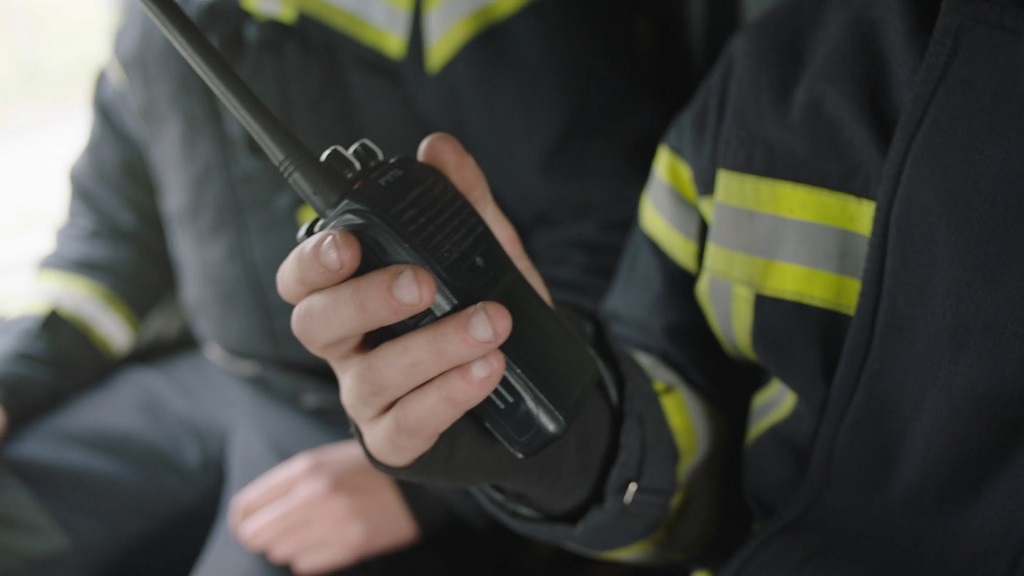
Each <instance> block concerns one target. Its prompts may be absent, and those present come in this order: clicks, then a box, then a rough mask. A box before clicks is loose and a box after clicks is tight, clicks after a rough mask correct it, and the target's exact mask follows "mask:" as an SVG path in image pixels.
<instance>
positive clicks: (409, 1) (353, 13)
mask: <svg viewBox="0 0 1024 576" xmlns="http://www.w3.org/2000/svg"><path fill="white" fill-rule="evenodd" d="M239 4H240V5H241V6H242V8H243V9H245V10H247V11H248V12H250V13H252V14H254V15H256V16H257V17H262V18H270V19H273V20H276V21H278V22H282V23H284V24H294V23H295V22H297V21H298V19H299V17H300V16H303V15H305V16H309V17H311V18H314V19H316V20H319V21H320V22H322V23H324V24H326V25H327V26H330V27H331V28H334V29H335V30H337V31H339V32H341V33H342V34H345V35H346V36H349V37H350V38H352V39H353V40H355V41H357V42H359V43H361V44H363V45H365V46H367V47H369V48H371V49H373V50H376V51H378V52H380V53H381V54H383V55H384V56H386V57H388V58H391V59H392V60H401V59H402V58H404V57H405V55H406V53H408V51H409V38H410V36H411V35H412V22H413V10H414V9H415V6H416V2H415V0H377V1H374V2H366V1H364V0H239Z"/></svg>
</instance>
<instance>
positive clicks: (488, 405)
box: [141, 0, 599, 456]
mask: <svg viewBox="0 0 1024 576" xmlns="http://www.w3.org/2000/svg"><path fill="white" fill-rule="evenodd" d="M141 1H142V3H143V4H144V5H145V7H146V8H147V10H148V11H149V13H150V16H151V17H152V18H153V20H154V21H155V22H156V23H157V25H158V26H159V27H160V28H161V30H163V32H164V34H165V35H166V36H167V38H168V39H169V40H170V41H171V42H172V43H173V44H174V46H175V48H177V49H178V51H179V52H180V53H181V54H182V56H183V57H184V58H185V60H187V61H188V63H189V64H190V65H191V66H192V68H193V69H195V71H196V73H198V74H199V76H200V77H201V78H202V79H203V80H204V81H205V82H206V84H207V85H209V87H210V89H211V90H213V92H214V93H215V94H216V95H217V97H218V98H219V99H220V100H221V102H222V103H223V104H224V105H225V106H227V108H228V109H229V110H230V111H231V113H232V114H233V115H234V116H235V117H236V118H237V119H238V120H239V122H241V123H242V125H243V126H244V127H245V129H246V130H247V131H248V132H249V133H250V134H251V135H252V137H253V138H254V139H255V140H256V142H257V143H259V145H260V147H262V148H263V151H264V152H265V153H266V155H267V157H268V158H270V160H271V161H272V162H273V163H274V165H275V166H276V167H277V168H278V170H279V171H280V172H281V174H282V175H283V176H284V178H285V179H286V180H287V181H288V183H289V184H290V185H291V186H292V188H294V189H295V191H296V192H298V194H299V195H300V196H301V197H302V198H303V199H304V200H305V201H306V202H308V203H309V205H310V206H312V207H313V209H314V210H315V211H316V212H317V214H318V215H319V217H320V223H319V225H318V228H328V227H334V228H344V229H346V230H349V231H351V232H352V233H353V234H354V235H355V236H356V237H357V238H358V239H359V241H360V243H361V244H362V247H363V263H362V265H361V267H360V270H359V273H364V272H367V271H369V270H373V269H377V268H381V267H384V266H387V265H389V264H394V263H400V262H403V263H412V264H417V265H419V266H422V267H423V268H426V269H427V270H429V271H430V272H431V273H432V274H433V275H434V278H435V280H436V281H437V296H436V298H435V299H434V302H433V304H432V305H431V307H430V309H429V310H427V311H425V312H424V313H421V314H419V315H417V316H415V317H413V318H411V319H409V320H406V321H404V322H400V323H398V324H396V325H394V326H391V327H388V329H386V330H384V331H382V332H381V333H380V334H378V336H381V337H383V338H388V337H394V336H397V335H399V334H402V333H405V332H407V331H409V330H412V329H415V328H417V327H419V326H423V325H425V324H428V323H430V322H432V321H434V320H436V319H437V318H439V317H441V316H444V315H445V314H448V313H451V312H453V311H455V310H460V309H463V308H465V307H467V306H469V305H472V304H475V303H477V302H480V301H483V300H493V301H497V302H500V303H502V304H503V305H505V306H506V307H507V308H508V309H509V311H510V312H511V314H512V318H513V328H512V333H511V335H510V336H509V338H508V340H507V341H506V342H505V343H504V344H503V345H502V346H501V350H502V352H503V353H504V354H505V358H506V368H505V374H504V377H503V379H502V381H501V384H500V385H499V386H498V388H497V389H496V390H495V391H494V392H493V393H491V395H490V396H489V397H488V399H487V400H485V401H484V402H482V403H481V404H480V405H479V406H477V407H476V408H474V410H473V411H474V413H475V414H477V415H478V416H479V417H481V418H482V420H483V422H484V424H485V425H486V426H487V428H489V429H490V430H491V432H492V433H493V434H494V435H495V436H496V437H497V438H498V439H499V440H501V441H502V442H503V443H504V444H505V446H507V447H508V449H509V450H511V451H512V452H513V453H514V454H516V455H518V456H529V455H532V454H534V453H536V452H537V451H538V450H540V449H541V448H543V447H545V446H547V445H548V444H550V443H551V442H552V441H554V440H555V439H557V438H558V437H560V436H561V435H562V434H563V433H564V432H565V430H566V428H567V427H568V425H569V424H570V423H571V422H572V420H573V418H574V417H575V416H576V413H577V412H578V411H579V408H580V405H581V403H582V400H583V398H584V394H585V392H586V389H587V387H588V386H593V385H594V383H595V382H597V380H598V378H599V374H598V368H597V364H596V362H595V360H594V359H593V357H592V356H591V355H590V352H589V350H588V348H587V346H586V344H585V343H584V342H583V340H582V339H581V338H580V337H579V336H578V335H577V334H576V333H575V332H574V331H573V330H572V329H570V328H569V327H568V326H566V325H565V324H563V322H562V320H561V318H559V317H558V316H557V315H556V314H555V312H554V310H552V309H551V307H549V306H548V305H547V304H546V303H545V302H544V300H543V299H542V298H541V297H540V296H539V295H538V294H537V293H536V291H534V289H533V288H532V287H531V286H530V284H529V282H527V281H526V279H525V278H524V277H523V275H522V274H521V273H520V272H519V270H518V269H517V268H516V267H515V265H514V264H513V263H512V261H511V259H510V258H509V257H508V255H507V254H506V253H505V251H504V250H503V249H502V248H501V245H500V244H499V243H498V241H497V239H496V238H495V237H494V235H493V234H492V233H491V232H490V230H489V229H488V228H487V225H486V224H485V223H484V221H483V220H482V219H481V218H480V216H479V215H478V214H477V213H476V211H475V210H474V209H473V207H472V206H471V205H470V204H469V202H468V201H467V200H466V199H465V198H464V197H463V196H462V194H460V193H459V191H458V190H456V189H455V187H454V186H453V185H452V184H451V182H449V181H448V180H447V179H446V178H445V177H444V176H443V175H442V174H441V173H440V172H438V171H437V170H435V169H434V168H432V167H430V166H427V165H425V164H422V163H420V162H417V161H416V160H414V159H412V158H408V157H397V158H393V159H391V160H387V161H385V160H384V155H383V154H382V153H381V151H380V149H379V148H377V146H375V145H374V144H373V143H372V142H370V141H369V140H365V139H364V140H360V141H359V142H357V143H356V144H354V145H353V146H351V147H350V148H348V149H346V148H343V147H340V146H332V147H330V148H328V149H327V150H326V151H325V152H324V153H323V155H322V156H321V157H320V161H319V162H318V161H317V159H316V157H315V156H314V155H313V154H312V153H311V152H310V151H309V150H308V149H307V148H306V147H305V146H304V145H303V144H302V143H301V142H299V140H298V139H297V138H296V137H295V136H294V135H292V133H291V132H290V131H289V130H287V129H286V128H285V127H284V125H283V124H282V123H281V122H280V121H279V120H278V119H277V117H275V116H274V115H273V114H272V113H271V112H270V111H269V110H268V109H267V108H266V107H265V106H264V105H263V103H262V102H260V100H259V98H257V97H256V95H255V94H254V93H253V92H252V91H251V90H250V89H249V87H248V86H247V85H246V84H245V82H244V81H243V80H242V79H241V78H240V77H239V76H238V74H237V73H235V71H234V70H233V69H232V68H231V66H230V65H229V64H228V62H227V61H226V60H225V59H224V58H223V57H222V56H221V55H220V53H219V52H218V51H217V49H216V48H214V46H213V45H212V44H211V43H210V42H209V41H208V40H207V39H206V37H205V36H204V35H203V34H202V32H201V31H200V30H199V28H198V27H197V26H196V25H195V24H194V23H193V22H192V21H191V20H190V19H189V18H188V16H187V15H186V14H185V13H184V12H183V11H182V10H181V8H179V7H178V5H177V4H176V3H175V1H174V0H141Z"/></svg>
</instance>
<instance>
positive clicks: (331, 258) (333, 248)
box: [320, 234, 345, 272]
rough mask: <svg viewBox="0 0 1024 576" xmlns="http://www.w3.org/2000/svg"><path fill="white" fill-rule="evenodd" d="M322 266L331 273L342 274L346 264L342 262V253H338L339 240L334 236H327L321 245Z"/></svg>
mask: <svg viewBox="0 0 1024 576" xmlns="http://www.w3.org/2000/svg"><path fill="white" fill-rule="evenodd" d="M320 265H321V266H323V267H324V268H327V269H328V270H330V271H331V272H341V269H342V268H343V267H344V265H345V263H344V262H342V261H341V253H340V252H338V240H337V238H335V237H334V234H326V237H325V238H324V240H323V242H321V243H320Z"/></svg>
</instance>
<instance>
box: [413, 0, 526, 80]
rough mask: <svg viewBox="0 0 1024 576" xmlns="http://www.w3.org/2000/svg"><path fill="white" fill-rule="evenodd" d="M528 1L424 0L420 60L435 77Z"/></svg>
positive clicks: (523, 6)
mask: <svg viewBox="0 0 1024 576" xmlns="http://www.w3.org/2000/svg"><path fill="white" fill-rule="evenodd" d="M531 2H532V0H432V1H431V0H428V1H427V2H425V3H424V6H423V43H424V46H423V59H424V62H423V64H424V67H425V69H426V71H427V73H428V74H437V73H438V72H440V71H441V69H442V68H444V67H445V66H446V65H447V64H448V62H450V61H451V60H452V58H454V57H455V55H456V54H458V53H459V51H460V50H462V48H463V47H464V46H465V45H466V44H468V43H469V41H470V40H472V39H473V38H474V37H476V36H478V35H479V34H481V33H482V32H484V31H485V30H487V29H488V28H490V27H492V26H494V25H495V24H497V23H498V22H501V21H503V20H506V19H508V18H509V17H510V16H512V15H514V14H516V13H517V12H519V11H520V10H522V9H523V8H525V7H526V6H527V5H528V4H530V3H531Z"/></svg>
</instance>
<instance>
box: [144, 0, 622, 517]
mask: <svg viewBox="0 0 1024 576" xmlns="http://www.w3.org/2000/svg"><path fill="white" fill-rule="evenodd" d="M142 3H143V5H144V6H145V7H146V9H147V10H148V11H149V13H150V15H151V16H152V17H153V20H154V22H156V24H157V25H158V27H159V28H160V29H161V30H162V31H163V32H164V33H165V35H166V36H167V37H168V39H169V40H170V41H171V43H172V44H173V45H174V46H175V48H177V50H178V51H179V52H180V53H181V55H182V56H183V57H184V58H185V60H186V61H188V63H189V64H190V65H191V66H192V67H193V69H194V70H195V71H196V72H197V74H199V76H200V77H201V78H202V79H203V80H204V81H205V82H206V83H207V85H208V86H209V87H210V89H211V90H212V91H213V92H214V94H215V95H216V96H217V97H218V98H219V99H220V101H221V102H222V103H223V104H224V105H225V106H226V107H227V108H228V110H230V111H231V113H232V114H233V115H234V116H235V118H236V119H237V120H238V121H239V122H240V123H241V124H242V125H243V127H244V128H245V129H246V130H247V131H248V132H249V134H250V135H251V136H252V137H253V139H254V140H255V141H256V142H257V143H258V144H259V145H260V147H261V148H262V149H263V151H264V152H265V153H266V155H267V158H268V159H269V160H270V161H271V162H272V163H273V164H274V165H275V166H276V167H277V169H278V171H279V172H280V173H281V175H282V176H283V177H284V179H285V180H286V181H287V182H288V183H289V184H290V185H291V187H292V188H293V189H294V190H295V192H296V193H298V194H299V195H300V196H301V197H302V198H303V199H304V200H305V201H306V202H307V203H309V205H310V206H311V207H312V208H313V209H314V210H315V211H316V213H317V214H318V215H319V219H318V220H317V223H316V224H315V225H314V226H313V227H312V228H311V230H312V231H313V232H320V233H319V234H318V235H316V236H315V238H316V239H315V240H310V241H309V242H307V243H306V244H304V245H303V246H301V247H300V248H299V249H297V250H296V251H295V252H293V253H292V255H291V256H290V257H289V258H288V260H287V261H286V262H285V263H284V264H283V266H282V271H281V273H280V274H279V275H278V280H279V282H280V284H279V291H280V292H281V294H282V296H284V297H285V299H286V300H288V301H289V302H291V303H293V304H295V305H296V312H295V319H294V320H293V327H294V331H295V333H296V335H297V336H298V337H299V338H300V340H302V342H303V343H304V344H305V345H306V346H307V347H308V348H309V349H310V350H311V351H312V352H314V353H316V354H318V355H320V356H322V357H324V358H326V359H327V360H328V361H329V362H330V363H331V366H332V367H333V369H334V370H335V372H336V373H337V375H338V376H339V379H340V385H341V396H342V401H343V402H344V404H345V406H346V408H347V409H348V410H349V411H350V416H351V417H352V420H353V422H354V424H355V426H356V428H357V429H356V433H357V434H360V433H361V434H362V436H361V441H362V442H363V445H364V447H365V448H367V450H368V452H369V454H370V456H371V457H376V458H383V460H376V461H375V464H376V465H377V466H378V467H380V468H385V469H388V471H389V472H391V473H393V474H394V475H396V476H400V477H403V476H404V477H407V478H410V479H413V480H427V481H436V482H440V483H447V484H449V485H455V486H478V485H488V486H491V485H493V486H497V487H503V488H505V489H511V491H513V492H516V491H519V490H522V491H523V495H524V496H526V497H527V500H529V501H530V503H532V504H536V505H537V506H538V509H540V510H543V511H544V512H545V513H547V514H566V513H571V511H573V510H575V509H576V507H577V506H578V505H580V504H582V503H583V500H585V499H586V498H588V497H589V495H590V494H591V493H592V492H593V488H594V487H595V486H594V483H595V482H597V481H598V480H597V479H598V478H599V472H600V470H601V469H602V467H603V463H604V461H605V460H606V458H607V457H608V447H609V445H610V442H611V440H610V438H611V435H612V434H613V432H612V428H613V421H614V418H613V417H612V411H611V405H610V401H609V399H608V398H607V397H606V396H605V395H604V394H603V391H602V390H601V389H600V388H599V386H600V385H601V383H602V381H604V380H607V379H604V378H603V374H602V366H601V364H600V362H599V361H598V360H597V359H596V357H595V356H594V354H593V353H592V351H591V349H590V347H589V346H588V344H587V342H586V341H585V338H584V336H583V334H582V333H580V332H579V331H577V330H576V329H574V327H573V326H572V325H571V323H570V322H566V321H565V320H564V319H563V318H562V317H560V316H559V315H558V314H557V313H556V312H555V310H554V309H552V307H551V302H550V298H549V297H548V296H547V290H546V289H545V288H544V286H543V283H542V282H541V281H540V278H539V275H538V274H537V272H536V270H535V269H534V267H533V265H532V264H531V263H530V260H529V258H527V257H526V255H525V253H524V251H523V249H522V246H521V243H520V241H519V238H518V235H517V234H516V233H515V231H514V230H513V228H512V226H511V224H510V223H509V222H508V220H507V219H506V218H505V216H504V215H503V214H502V212H501V210H499V209H498V207H497V206H496V205H495V203H494V200H493V198H492V197H491V195H490V191H489V188H488V186H487V182H486V179H485V178H484V176H483V173H482V172H481V171H480V169H479V167H478V166H477V165H476V162H475V161H474V160H473V159H472V157H470V156H469V155H468V154H467V153H466V152H465V151H464V150H463V149H462V147H461V145H459V144H458V143H457V142H456V141H455V140H454V139H453V138H451V137H448V136H436V137H434V138H433V139H428V140H427V141H426V142H425V144H424V146H422V147H421V149H420V153H419V155H420V159H421V160H422V161H416V160H414V159H412V158H407V157H396V158H392V159H389V160H385V157H384V155H383V153H382V151H381V150H380V149H379V148H378V147H377V146H376V145H375V144H373V143H372V142H371V141H369V140H365V139H364V140H360V141H359V142H357V143H356V144H354V145H352V146H351V147H349V148H347V149H346V148H342V147H341V146H332V147H330V148H328V149H327V150H326V151H325V152H324V153H323V154H322V155H321V156H320V158H319V162H318V161H317V158H316V157H315V156H313V155H312V154H311V153H310V151H309V150H308V149H307V148H306V147H305V146H304V145H303V143H302V142H300V141H299V140H298V138H297V137H296V136H295V135H294V134H292V133H291V132H290V131H289V130H288V129H287V128H286V127H285V126H284V125H283V124H282V123H281V122H280V120H279V119H278V118H277V117H276V116H275V115H274V114H273V113H272V112H271V111H270V110H269V109H267V108H266V106H265V105H264V104H263V103H262V102H261V101H260V99H259V98H258V97H257V96H256V95H255V94H254V93H253V92H252V90H250V89H249V87H248V86H247V85H246V84H245V82H244V81H243V80H242V79H241V78H240V77H239V76H238V74H237V73H236V72H235V71H234V70H233V69H232V67H231V65H230V64H229V63H228V62H227V61H226V60H225V59H224V57H223V56H222V55H221V54H220V53H219V52H218V51H217V49H216V48H215V47H214V46H213V45H212V44H211V43H210V42H209V40H207V39H206V38H205V37H204V36H203V34H202V32H201V31H200V30H199V29H198V28H197V27H196V26H195V24H194V23H193V22H192V21H191V20H189V18H188V16H187V15H186V14H185V13H184V12H183V11H182V10H181V8H180V7H179V6H178V5H177V4H176V3H175V2H174V0H142ZM431 164H433V166H432V165H431ZM313 256H315V258H313V259H311V257H313ZM339 282H340V283H339ZM513 319H514V321H515V322H516V324H517V325H516V327H515V328H514V329H513V327H512V322H513ZM499 346H500V348H499ZM470 409H471V410H472V412H473V413H474V418H462V415H463V414H465V413H466V411H467V410H470ZM364 428H365V430H364ZM435 443H436V444H438V445H441V446H442V449H432V448H433V447H434V445H435ZM551 477H557V478H559V479H562V480H563V482H561V484H560V485H559V486H554V487H552V486H550V483H549V482H545V480H546V479H547V478H551ZM579 478H582V479H583V480H582V481H581V482H577V481H573V479H579ZM502 496H503V495H502ZM513 500H516V495H515V494H513Z"/></svg>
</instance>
